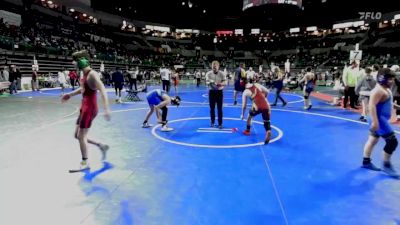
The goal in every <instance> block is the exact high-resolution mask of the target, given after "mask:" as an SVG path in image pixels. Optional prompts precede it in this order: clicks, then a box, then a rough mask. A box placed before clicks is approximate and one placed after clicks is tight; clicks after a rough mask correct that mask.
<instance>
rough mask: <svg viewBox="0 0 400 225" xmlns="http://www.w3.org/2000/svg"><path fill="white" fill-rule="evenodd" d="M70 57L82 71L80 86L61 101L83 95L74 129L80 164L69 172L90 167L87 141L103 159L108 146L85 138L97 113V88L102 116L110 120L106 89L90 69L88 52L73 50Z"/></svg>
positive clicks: (95, 73) (97, 75)
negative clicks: (77, 141)
mask: <svg viewBox="0 0 400 225" xmlns="http://www.w3.org/2000/svg"><path fill="white" fill-rule="evenodd" d="M72 57H73V59H74V64H76V65H77V66H78V68H79V70H82V71H83V77H82V79H81V82H80V85H81V87H80V88H78V89H77V90H75V91H73V92H70V93H68V94H65V95H63V96H62V99H61V102H62V103H64V102H66V101H68V100H69V99H70V98H71V97H73V96H75V95H78V94H82V97H83V99H82V103H81V109H80V114H79V117H78V120H77V121H76V129H75V138H76V139H78V140H79V144H80V148H81V154H82V161H81V164H80V169H77V170H70V172H78V171H82V170H87V169H89V168H90V167H89V164H88V163H87V159H88V154H87V143H89V144H93V145H96V146H97V147H99V149H100V150H101V152H102V154H103V160H104V159H105V157H106V151H107V150H108V148H109V147H108V145H106V144H102V143H100V142H97V141H95V140H93V139H89V138H87V134H88V132H89V128H90V127H91V125H92V122H93V120H94V118H95V117H96V115H97V113H98V106H97V97H96V94H97V90H99V91H100V94H101V99H102V101H103V106H104V116H105V119H106V120H107V121H109V120H110V110H109V108H108V98H107V93H106V89H105V87H104V84H103V82H101V80H100V76H99V74H98V73H97V72H96V71H94V70H92V68H91V67H90V63H89V54H88V53H87V51H79V52H75V53H74V54H72Z"/></svg>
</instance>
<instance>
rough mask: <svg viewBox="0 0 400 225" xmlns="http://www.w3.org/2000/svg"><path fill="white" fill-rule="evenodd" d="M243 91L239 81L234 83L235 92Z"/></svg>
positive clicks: (243, 87)
mask: <svg viewBox="0 0 400 225" xmlns="http://www.w3.org/2000/svg"><path fill="white" fill-rule="evenodd" d="M244 89H245V86H242V85H241V83H240V80H236V81H235V91H239V92H243V91H244Z"/></svg>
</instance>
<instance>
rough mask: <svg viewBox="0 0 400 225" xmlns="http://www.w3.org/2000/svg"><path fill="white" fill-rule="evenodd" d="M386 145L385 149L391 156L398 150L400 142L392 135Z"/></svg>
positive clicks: (386, 139) (387, 139)
mask: <svg viewBox="0 0 400 225" xmlns="http://www.w3.org/2000/svg"><path fill="white" fill-rule="evenodd" d="M385 141H386V145H385V147H384V148H383V151H385V152H386V153H387V154H389V155H391V154H392V153H393V152H394V151H395V150H396V148H397V145H398V141H397V138H396V136H395V135H394V134H392V135H390V136H389V137H387V138H385Z"/></svg>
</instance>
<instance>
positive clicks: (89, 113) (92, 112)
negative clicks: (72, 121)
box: [76, 108, 98, 129]
mask: <svg viewBox="0 0 400 225" xmlns="http://www.w3.org/2000/svg"><path fill="white" fill-rule="evenodd" d="M97 112H98V110H97V109H89V108H86V109H85V108H83V109H82V108H81V110H80V113H79V117H78V120H76V125H79V128H82V129H88V128H90V127H91V126H92V121H93V120H94V118H96V116H97Z"/></svg>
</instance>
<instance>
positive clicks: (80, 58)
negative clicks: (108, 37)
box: [72, 50, 90, 70]
mask: <svg viewBox="0 0 400 225" xmlns="http://www.w3.org/2000/svg"><path fill="white" fill-rule="evenodd" d="M72 58H73V59H74V60H75V61H76V62H77V64H78V68H79V69H80V70H81V69H83V68H86V67H88V66H89V65H90V62H89V58H90V55H89V53H88V52H87V51H86V50H82V51H79V52H75V53H73V54H72Z"/></svg>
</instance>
